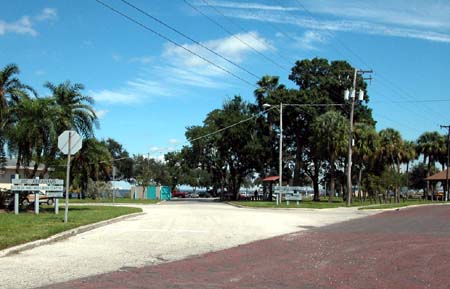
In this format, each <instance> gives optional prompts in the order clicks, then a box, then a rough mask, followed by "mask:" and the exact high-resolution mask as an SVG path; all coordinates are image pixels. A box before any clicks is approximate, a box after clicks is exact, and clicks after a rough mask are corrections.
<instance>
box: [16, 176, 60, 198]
mask: <svg viewBox="0 0 450 289" xmlns="http://www.w3.org/2000/svg"><path fill="white" fill-rule="evenodd" d="M11 183H12V186H11V191H16V192H17V191H19V192H23V191H45V192H53V193H60V194H61V195H62V193H63V191H64V181H63V180H60V179H12V180H11Z"/></svg>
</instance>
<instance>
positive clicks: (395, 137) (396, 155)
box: [379, 128, 404, 202]
mask: <svg viewBox="0 0 450 289" xmlns="http://www.w3.org/2000/svg"><path fill="white" fill-rule="evenodd" d="M379 136H380V151H379V157H380V159H381V161H382V162H383V163H384V164H386V165H387V166H389V167H391V168H392V169H394V170H395V171H397V173H398V174H400V164H401V159H402V154H403V149H404V143H403V139H402V136H401V135H400V132H398V131H397V130H395V129H392V128H387V129H384V130H381V131H380V132H379ZM398 186H399V183H398V180H397V181H396V183H395V200H396V202H399V201H400V195H399V188H398Z"/></svg>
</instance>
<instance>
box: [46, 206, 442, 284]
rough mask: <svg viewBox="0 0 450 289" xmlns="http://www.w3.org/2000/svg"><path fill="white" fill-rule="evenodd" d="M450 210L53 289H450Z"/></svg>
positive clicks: (312, 233)
mask: <svg viewBox="0 0 450 289" xmlns="http://www.w3.org/2000/svg"><path fill="white" fill-rule="evenodd" d="M449 245H450V206H425V207H418V208H410V209H402V210H399V211H390V212H384V213H382V214H379V215H375V216H371V217H367V218H363V219H358V220H353V221H349V222H344V223H340V224H336V225H331V226H327V227H324V228H320V229H312V230H309V231H303V232H299V233H294V234H288V235H284V236H281V237H276V238H271V239H268V240H262V241H258V242H254V243H251V244H247V245H243V246H239V247H236V248H232V249H228V250H223V251H219V252H214V253H209V254H205V255H201V256H198V257H194V258H190V259H186V260H181V261H176V262H172V263H166V264H160V265H155V266H147V267H143V268H134V269H133V268H129V269H128V270H127V271H120V272H113V273H108V274H102V275H98V276H92V277H89V278H85V279H80V280H75V281H71V282H67V283H62V284H55V285H52V286H49V287H45V288H46V289H69V288H71V289H72V288H73V289H75V288H77V289H78V288H79V289H91V288H92V289H94V288H95V289H99V288H105V289H106V288H108V289H131V288H132V289H138V288H196V289H198V288H305V289H326V288H327V289H328V288H342V289H349V288H365V289H371V288H374V289H375V288H389V289H391V288H392V289H396V288H408V289H415V288H450V274H449V272H448V271H449V270H450V249H449Z"/></svg>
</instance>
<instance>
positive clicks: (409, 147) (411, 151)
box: [401, 141, 417, 187]
mask: <svg viewBox="0 0 450 289" xmlns="http://www.w3.org/2000/svg"><path fill="white" fill-rule="evenodd" d="M416 158H417V148H416V144H415V143H414V142H412V141H405V142H404V147H403V154H402V159H401V162H402V163H404V164H406V186H407V187H408V186H409V164H410V163H411V161H413V160H415V159H416Z"/></svg>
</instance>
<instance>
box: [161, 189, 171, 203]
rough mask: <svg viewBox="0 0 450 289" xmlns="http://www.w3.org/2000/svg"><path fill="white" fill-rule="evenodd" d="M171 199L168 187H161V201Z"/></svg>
mask: <svg viewBox="0 0 450 289" xmlns="http://www.w3.org/2000/svg"><path fill="white" fill-rule="evenodd" d="M171 197H172V193H171V191H170V187H161V200H170V198H171Z"/></svg>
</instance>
